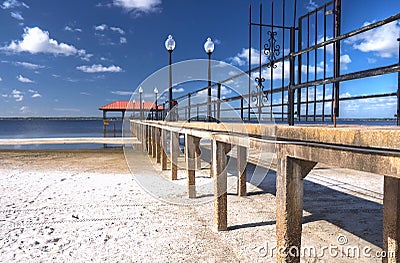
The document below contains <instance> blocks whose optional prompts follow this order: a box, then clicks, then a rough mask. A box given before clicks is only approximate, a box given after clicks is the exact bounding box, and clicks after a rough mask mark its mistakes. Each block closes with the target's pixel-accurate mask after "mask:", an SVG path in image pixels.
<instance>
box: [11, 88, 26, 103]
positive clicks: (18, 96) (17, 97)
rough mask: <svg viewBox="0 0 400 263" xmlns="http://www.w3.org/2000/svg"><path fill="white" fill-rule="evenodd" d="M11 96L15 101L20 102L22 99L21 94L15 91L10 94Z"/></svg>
mask: <svg viewBox="0 0 400 263" xmlns="http://www.w3.org/2000/svg"><path fill="white" fill-rule="evenodd" d="M11 96H12V97H13V98H14V99H15V101H22V100H23V99H24V95H23V93H22V92H21V91H19V90H16V89H14V90H13V91H12V92H11Z"/></svg>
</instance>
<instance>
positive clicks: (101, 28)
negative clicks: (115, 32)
mask: <svg viewBox="0 0 400 263" xmlns="http://www.w3.org/2000/svg"><path fill="white" fill-rule="evenodd" d="M107 28H108V26H107V25H106V24H102V25H99V26H95V27H94V30H96V31H104V30H106V29H107Z"/></svg>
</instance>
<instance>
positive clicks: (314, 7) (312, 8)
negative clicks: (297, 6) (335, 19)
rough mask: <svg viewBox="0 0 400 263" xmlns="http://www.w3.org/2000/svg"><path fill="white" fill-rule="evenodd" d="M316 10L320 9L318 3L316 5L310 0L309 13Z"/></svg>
mask: <svg viewBox="0 0 400 263" xmlns="http://www.w3.org/2000/svg"><path fill="white" fill-rule="evenodd" d="M316 8H318V5H317V3H315V2H314V1H312V0H310V1H309V2H308V4H307V5H306V9H307V10H308V11H313V10H314V9H316Z"/></svg>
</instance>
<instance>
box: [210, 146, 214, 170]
mask: <svg viewBox="0 0 400 263" xmlns="http://www.w3.org/2000/svg"><path fill="white" fill-rule="evenodd" d="M213 147H214V143H213V141H211V148H210V152H211V160H210V177H214V169H213V160H214V150H213Z"/></svg>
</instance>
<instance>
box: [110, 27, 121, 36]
mask: <svg viewBox="0 0 400 263" xmlns="http://www.w3.org/2000/svg"><path fill="white" fill-rule="evenodd" d="M110 29H111V31H114V32H118V33H120V34H121V35H125V31H124V30H122V29H121V28H119V27H115V26H112V27H110Z"/></svg>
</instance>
